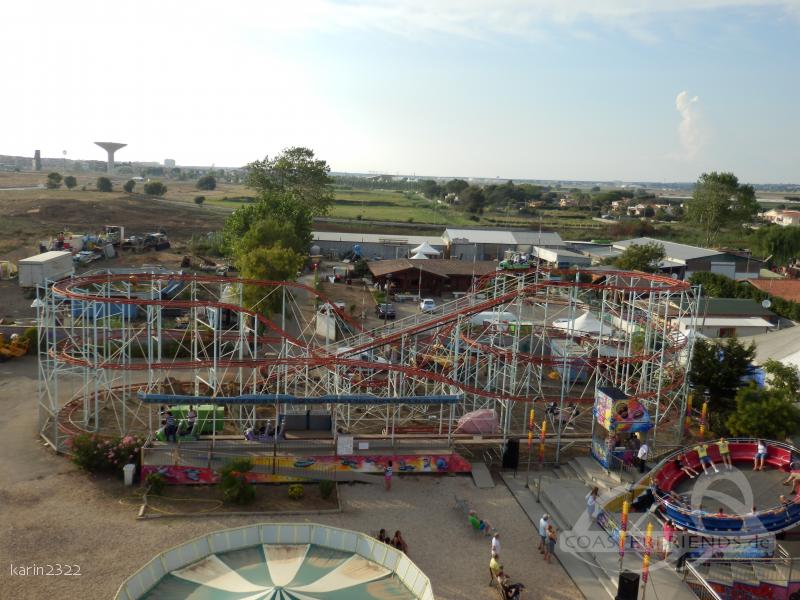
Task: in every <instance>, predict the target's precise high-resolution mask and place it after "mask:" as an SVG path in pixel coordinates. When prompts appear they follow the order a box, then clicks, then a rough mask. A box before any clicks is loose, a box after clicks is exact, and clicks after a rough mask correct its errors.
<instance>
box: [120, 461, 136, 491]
mask: <svg viewBox="0 0 800 600" xmlns="http://www.w3.org/2000/svg"><path fill="white" fill-rule="evenodd" d="M122 472H123V473H124V474H125V485H127V486H131V485H133V476H134V474H135V473H136V465H134V464H127V465H125V466H124V467H122Z"/></svg>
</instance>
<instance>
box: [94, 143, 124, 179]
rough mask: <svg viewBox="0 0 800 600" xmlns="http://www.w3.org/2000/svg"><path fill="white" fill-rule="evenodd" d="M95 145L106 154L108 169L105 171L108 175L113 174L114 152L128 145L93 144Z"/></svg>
mask: <svg viewBox="0 0 800 600" xmlns="http://www.w3.org/2000/svg"><path fill="white" fill-rule="evenodd" d="M95 144H97V145H98V146H100V147H101V148H102V149H103V150H105V151H106V152H108V168H107V169H106V170H107V171H108V172H109V173H113V172H114V152H116V151H117V150H119V149H120V148H124V147H125V146H127V145H128V144H118V143H117V142H95Z"/></svg>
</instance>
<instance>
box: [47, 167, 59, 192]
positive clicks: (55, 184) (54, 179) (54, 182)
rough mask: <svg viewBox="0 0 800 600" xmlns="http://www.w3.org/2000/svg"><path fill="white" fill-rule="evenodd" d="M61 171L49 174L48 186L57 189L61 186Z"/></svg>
mask: <svg viewBox="0 0 800 600" xmlns="http://www.w3.org/2000/svg"><path fill="white" fill-rule="evenodd" d="M61 179H62V178H61V173H56V172H55V171H54V172H52V173H48V174H47V188H48V189H51V190H55V189H58V188H60V187H61Z"/></svg>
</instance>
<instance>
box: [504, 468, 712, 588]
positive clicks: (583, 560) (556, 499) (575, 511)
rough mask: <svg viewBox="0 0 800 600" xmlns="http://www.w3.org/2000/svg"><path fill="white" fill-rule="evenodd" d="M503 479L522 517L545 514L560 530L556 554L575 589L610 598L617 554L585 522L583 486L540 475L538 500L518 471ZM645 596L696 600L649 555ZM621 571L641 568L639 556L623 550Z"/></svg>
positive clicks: (598, 531)
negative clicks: (649, 563)
mask: <svg viewBox="0 0 800 600" xmlns="http://www.w3.org/2000/svg"><path fill="white" fill-rule="evenodd" d="M502 477H503V481H504V482H505V484H506V486H507V487H508V489H509V490H510V491H511V493H512V494H513V496H514V498H515V499H516V500H517V502H518V503H519V505H520V507H521V508H522V510H523V511H524V512H525V514H526V515H527V516H528V518H529V519H530V520H531V521H532V522H533V523H534V525H535V524H537V523H538V522H539V519H540V518H541V516H542V514H543V513H545V512H546V513H548V514H550V515H551V518H552V519H554V521H555V524H556V526H557V527H558V528H559V529H560V533H559V544H558V547H557V549H556V556H557V558H558V560H559V561H560V562H561V564H562V566H563V567H564V569H565V570H566V571H567V573H568V574H569V576H570V577H571V578H572V580H573V582H574V583H575V585H576V586H578V589H580V591H581V593H582V594H583V595H584V596H585V597H586V598H587V599H589V600H595V599H598V600H601V599H604V598H614V597H615V596H616V593H617V581H618V577H619V570H620V565H619V554H618V552H617V551H616V548H615V544H614V542H613V541H611V540H610V539H609V538H608V535H607V534H606V533H605V532H604V531H603V530H602V529H600V528H599V527H598V526H597V525H596V524H594V523H590V522H589V521H588V516H587V514H586V505H585V496H586V494H587V493H588V491H589V488H588V487H587V486H586V485H585V484H584V483H583V482H581V481H579V480H576V479H558V478H556V477H543V479H542V489H541V495H540V502H537V501H536V496H535V494H534V493H533V492H532V491H531V490H530V489H529V488H527V487H526V485H525V477H524V475H520V476H519V477H518V478H514V477H513V475H512V474H511V473H508V474H505V473H504V474H503V476H502ZM651 564H652V565H653V566H652V567H651V571H650V578H649V580H648V583H647V586H648V594H647V595H648V597H652V598H670V599H671V600H697V599H696V596H695V595H694V594H693V593H692V591H691V590H690V589H689V588H688V587H687V586H686V585H685V584H684V583H683V581H682V580H681V577H680V575H678V574H677V573H676V572H675V571H674V570H673V569H672V568H671V567H666V568H658V566H657V565H658V561H657V560H656V559H655V556H654V557H653V562H652V563H651ZM622 568H623V569H624V570H629V571H634V572H636V573H641V568H642V559H641V557H640V556H639V555H638V554H636V553H634V552H629V553H627V554H626V556H625V561H624V563H623V565H622Z"/></svg>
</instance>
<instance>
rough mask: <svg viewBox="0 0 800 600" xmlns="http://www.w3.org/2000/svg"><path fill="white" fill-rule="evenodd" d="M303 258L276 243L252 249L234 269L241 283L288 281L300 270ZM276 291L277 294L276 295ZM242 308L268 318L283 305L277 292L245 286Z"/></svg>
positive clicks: (243, 253)
mask: <svg viewBox="0 0 800 600" xmlns="http://www.w3.org/2000/svg"><path fill="white" fill-rule="evenodd" d="M304 261H305V256H304V255H303V254H300V253H298V252H295V251H294V250H292V249H291V248H285V247H284V246H283V245H282V244H281V243H280V242H279V243H277V244H276V245H274V246H271V247H268V248H265V247H259V248H253V249H251V250H248V251H245V252H242V253H241V254H239V255H238V256H237V258H236V268H237V269H238V271H239V274H240V275H241V276H242V277H243V278H245V279H260V280H265V281H291V280H294V279H296V278H297V272H298V271H299V270H300V269H301V268H302V267H303V262H304ZM276 290H277V291H276ZM242 295H243V299H244V302H245V307H246V308H249V309H251V310H255V311H257V312H260V313H263V314H266V315H269V314H270V313H272V312H277V311H279V310H280V307H281V303H282V301H283V297H282V293H281V292H280V290H279V288H274V287H273V288H270V287H263V286H255V285H246V286H244V290H243V294H242Z"/></svg>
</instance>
